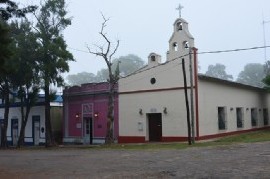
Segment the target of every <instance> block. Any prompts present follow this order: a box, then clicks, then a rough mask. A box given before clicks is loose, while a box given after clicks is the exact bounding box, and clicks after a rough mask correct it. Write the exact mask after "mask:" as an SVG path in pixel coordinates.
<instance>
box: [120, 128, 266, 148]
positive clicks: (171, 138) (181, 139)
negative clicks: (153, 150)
mask: <svg viewBox="0 0 270 179" xmlns="http://www.w3.org/2000/svg"><path fill="white" fill-rule="evenodd" d="M265 129H270V126H267V127H262V128H252V129H247V130H240V131H233V132H225V133H219V134H212V135H205V136H201V137H196V140H207V139H214V138H219V137H226V136H230V135H235V134H243V133H248V132H252V131H259V130H265ZM187 140H188V137H183V136H182V137H174V136H168V137H162V140H161V142H185V141H187ZM146 142H149V141H145V137H142V136H140V137H138V136H119V137H118V143H119V144H121V143H146Z"/></svg>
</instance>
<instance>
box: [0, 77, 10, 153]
mask: <svg viewBox="0 0 270 179" xmlns="http://www.w3.org/2000/svg"><path fill="white" fill-rule="evenodd" d="M4 99H5V100H4V101H5V114H4V126H3V128H2V130H1V131H2V135H1V147H3V148H7V147H8V141H7V127H8V116H9V106H10V103H9V84H8V81H7V79H6V80H5V86H4Z"/></svg>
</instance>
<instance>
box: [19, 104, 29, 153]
mask: <svg viewBox="0 0 270 179" xmlns="http://www.w3.org/2000/svg"><path fill="white" fill-rule="evenodd" d="M30 109H31V106H30V105H29V104H28V103H27V104H26V114H25V115H24V104H23V100H21V118H22V122H21V130H20V136H19V140H18V144H17V147H18V148H20V147H21V146H22V145H24V137H25V126H26V124H27V121H28V117H29V113H30Z"/></svg>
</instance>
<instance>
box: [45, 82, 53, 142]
mask: <svg viewBox="0 0 270 179" xmlns="http://www.w3.org/2000/svg"><path fill="white" fill-rule="evenodd" d="M45 81H47V80H45ZM44 91H45V136H46V142H45V147H51V146H53V145H54V140H53V135H52V126H51V112H50V87H49V84H48V83H47V82H45V87H44Z"/></svg>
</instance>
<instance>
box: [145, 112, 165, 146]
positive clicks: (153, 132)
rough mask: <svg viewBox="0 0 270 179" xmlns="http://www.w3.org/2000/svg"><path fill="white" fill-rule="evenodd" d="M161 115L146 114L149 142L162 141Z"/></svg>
mask: <svg viewBox="0 0 270 179" xmlns="http://www.w3.org/2000/svg"><path fill="white" fill-rule="evenodd" d="M161 118H162V117H161V113H154V114H148V125H149V141H150V142H151V141H155V142H159V141H161V140H162V120H161Z"/></svg>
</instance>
